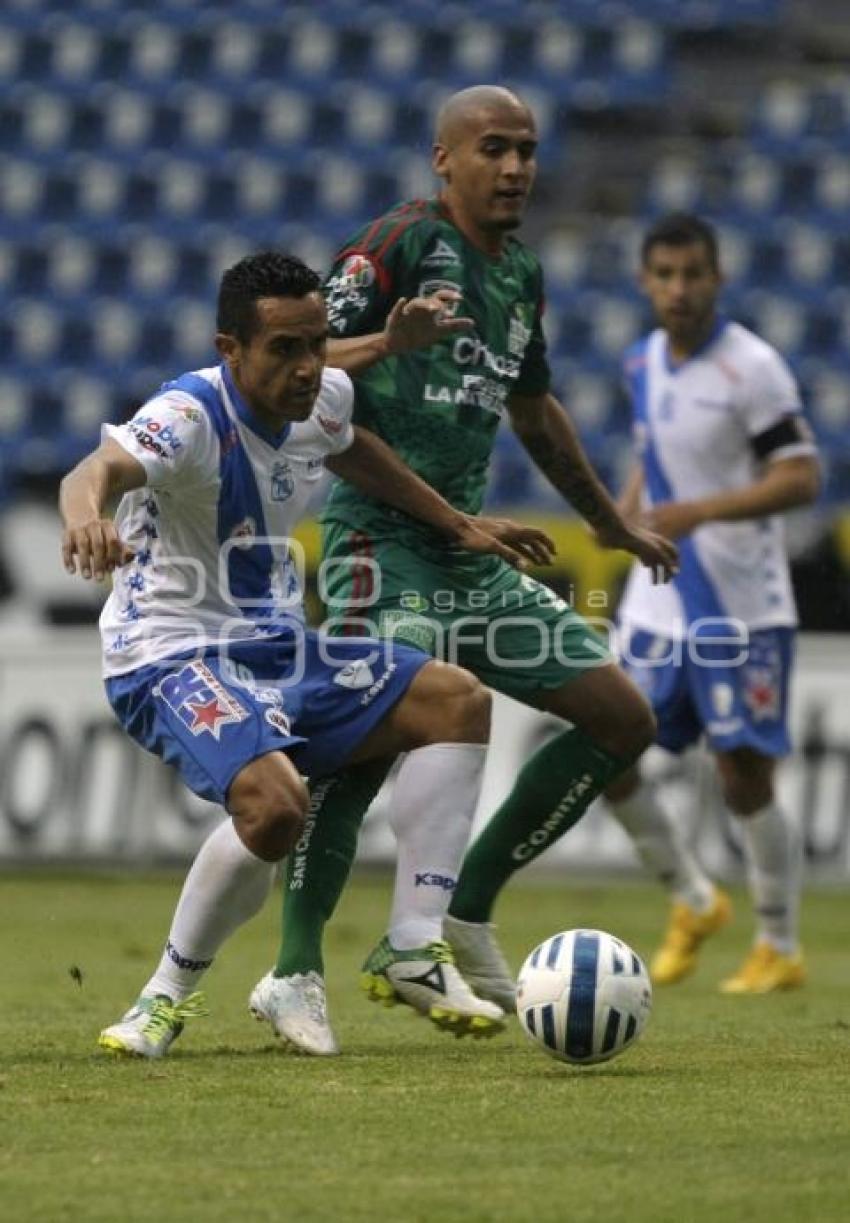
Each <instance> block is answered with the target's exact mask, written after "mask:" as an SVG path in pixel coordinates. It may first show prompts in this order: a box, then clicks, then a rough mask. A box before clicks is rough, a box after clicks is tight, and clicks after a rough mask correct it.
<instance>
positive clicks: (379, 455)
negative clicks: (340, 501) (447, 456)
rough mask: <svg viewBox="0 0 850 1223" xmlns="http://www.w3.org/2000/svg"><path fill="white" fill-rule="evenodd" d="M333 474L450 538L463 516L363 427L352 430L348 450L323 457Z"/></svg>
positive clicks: (461, 523) (459, 525)
mask: <svg viewBox="0 0 850 1223" xmlns="http://www.w3.org/2000/svg"><path fill="white" fill-rule="evenodd" d="M326 466H327V467H328V468H329V470H330V471H332V472H333V473H334V474H335V475H337V476H340V477H341V478H342V479H343V480H348V481H349V483H351V484H353V485H354V486H355V487H356V488H358V489H360V491H361V492H363V493H365V494H366V496H367V497H374V498H375V499H376V500H378V501H383V502H384V504H385V505H391V506H392V507H393V508H394V509H397V510H402V511H403V512H404V513H405V514H409V515H410V517H411V518H418V519H419V521H420V522H424V523H427V525H428V526H430V527H433V528H434V529H435V530H437V531H440V532H441V533H443V534H444V535H447V536H449V537H454V536H456V535H457V534H458V533H459V530H460V528H461V527H462V526H463V525H464V524H465V522H466V517H465V515H464V514H462V513H461V512H460V511H459V510H456V509H454V507H453V506H451V505H450V504H449V503H448V501H446V500H445V498H443V497H441V496H440V494H439V493H437V492H435V491H434V489H433V488H431V486H430V485H429V484H426V483H425V481H424V480H422V479H420V477H419V476H417V475H416V474H415V472H412V471H411V470H410V468H409V467H408V466H407V464H406V463H403V462H402V460H401V459H400V458H399V457H398V455H396V454H395V453H394V452H393V451H392V450H391V449H390V447H389V446H387V444H386V443H385V442H383V441H381V439H380V438H378V437H376V436H375V435H374V434H373V433H369V432H368V430H365V429H355V440H354V442H353V444H352V445H351V446H350V447H349V449H348V450H346V451H344V452H343V453H342V454H338V455H335V456H334V458H333V459H329V460H327V463H326Z"/></svg>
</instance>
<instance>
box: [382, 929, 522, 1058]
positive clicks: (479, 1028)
mask: <svg viewBox="0 0 850 1223" xmlns="http://www.w3.org/2000/svg"><path fill="white" fill-rule="evenodd" d="M361 985H362V987H363V989H364V990H365V992H366V993H367V994H368V996H369V998H370V999H371V1000H372V1001H373V1002H383V1003H384V1005H385V1006H393V1005H394V1004H395V1003H396V1002H404V1003H407V1005H408V1006H412V1007H413V1009H414V1010H416V1011H419V1013H420V1015H427V1017H428V1018H429V1019H430V1020H431V1022H432V1023H433V1024H435V1025H436V1026H437V1027H438V1028H442V1029H443V1030H445V1031H448V1032H454V1034H455V1036H493V1035H495V1033H497V1032H501V1031H502V1029H503V1028H504V1026H505V1025H504V1019H505V1014H504V1011H503V1010H502V1008H501V1007H500V1006H497V1005H495V1004H494V1003H492V1002H487V1001H485V1000H484V999H483V998H478V997H476V996H475V994H473V992H472V990H471V989H470V988H469V986H468V985H467V983H466V982H465V981H464V979H463V977H462V976H461V975H460V973H459V972H458V970H457V968H456V967H455V964H454V957H453V955H452V952H451V948H450V947H449V945H448V943H444V942H439V941H438V942H434V943H429V944H428V946H427V947H417V948H415V949H414V950H412V951H400V950H398V949H397V948H395V947H393V946H392V945H391V944H390V941H389V939H388V938H383V939H381V941H380V943H378V945H377V947H375V949H374V950H373V951H372V953H371V954H370V955H369V956H368V958H367V960H366V963H365V964H364V965H363V974H362V977H361Z"/></svg>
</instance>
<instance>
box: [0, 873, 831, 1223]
mask: <svg viewBox="0 0 850 1223" xmlns="http://www.w3.org/2000/svg"><path fill="white" fill-rule="evenodd" d="M177 887H178V880H177V878H176V877H163V876H156V877H138V876H132V877H129V878H122V877H112V876H110V877H102V876H96V877H89V878H86V877H67V876H62V877H59V876H56V875H35V876H30V877H26V878H25V877H22V876H11V877H10V876H6V877H5V878H3V879H0V889H2V896H3V905H2V911H3V915H4V917H3V932H2V941H3V953H2V977H1V978H0V980H2V994H0V997H2V1005H0V1035H2V1064H0V1218H2V1219H3V1220H7V1221H9V1223H17V1221H19V1220H46V1221H52V1220H66V1219H67V1220H73V1221H74V1223H79V1221H88V1220H109V1221H110V1223H112V1221H115V1220H148V1219H151V1220H153V1219H156V1220H169V1223H172V1221H178V1220H187V1219H192V1220H195V1219H199V1220H200V1219H203V1220H225V1219H228V1220H243V1219H245V1220H266V1219H268V1220H272V1219H274V1220H280V1219H283V1220H289V1219H292V1220H296V1219H297V1220H349V1219H351V1220H361V1219H363V1220H366V1219H385V1220H396V1219H398V1220H409V1221H411V1223H420V1221H421V1223H431V1221H432V1220H435V1221H436V1220H439V1221H440V1223H454V1221H457V1223H477V1221H479V1220H480V1221H483V1220H517V1221H519V1220H523V1221H525V1220H528V1221H534V1223H546V1221H548V1220H553V1221H554V1220H568V1221H573V1220H574V1221H576V1223H580V1221H584V1220H588V1221H589V1220H594V1221H595V1220H600V1221H601V1220H606V1221H616V1220H629V1221H630V1223H642V1221H644V1220H646V1221H647V1223H650V1221H651V1223H666V1221H667V1220H669V1221H670V1223H674V1221H675V1223H697V1221H702V1220H712V1221H714V1220H718V1219H722V1220H723V1221H724V1223H733V1221H737V1220H747V1221H749V1223H760V1221H761V1220H765V1221H768V1220H769V1221H770V1223H780V1221H784V1220H818V1223H831V1221H832V1220H836V1221H837V1220H846V1219H848V1218H850V989H848V985H850V969H849V968H848V966H850V948H848V928H850V923H848V920H847V911H848V904H847V896H846V894H841V893H838V892H820V893H812V894H810V895H809V896H808V897H807V900H806V905H805V919H804V935H805V940H806V946H807V950H808V956H809V963H810V968H811V977H812V980H811V984H810V985H809V987H808V988H807V989H805V990H804V991H801V992H798V993H796V994H790V995H784V996H776V997H766V998H743V999H742V998H727V997H723V996H720V995H719V994H718V993H717V992H716V982H717V981H718V980H719V979H720V978H721V977H722V976H723V975H725V974H726V973H727V972H729V971H730V970H731V969H732V968H733V967H735V966H736V964H737V961H738V959H739V957H740V955H741V954H742V953H743V951H744V950H745V948H746V946H747V942H748V939H749V932H750V919H749V915H748V910H747V905H746V902H745V901H743V899H741V898H740V897H739V902H740V903H739V905H738V914H739V916H738V919H737V921H736V923H735V925H734V927H733V928H731V930H730V931H728V932H726V931H724V932H723V933H722V934H721V935H719V936H718V938H717V939H716V940H715V942H714V944H712V945H710V946H709V947H708V948H706V951H705V954H704V958H703V962H702V964H701V967H700V970H699V972H698V974H697V975H696V976H695V977H694V978H693V979H692V980H690V981H688V982H687V983H685V984H683V985H680V986H678V987H674V988H673V989H668V990H667V991H666V992H660V991H657V992H656V997H655V1005H654V1011H653V1016H652V1020H651V1022H650V1025H649V1027H648V1029H647V1032H646V1033H645V1035H644V1037H643V1038H642V1040H641V1041H640V1042H639V1044H638V1045H637V1047H636V1048H634V1049H632V1050H630V1051H629V1052H628V1053H626V1054H625V1055H623V1057H621V1058H620V1059H618V1060H617V1061H614V1062H611V1063H608V1064H607V1065H604V1066H599V1067H596V1068H592V1069H591V1068H587V1069H584V1070H576V1069H573V1068H571V1067H568V1066H564V1065H561V1064H559V1063H556V1062H554V1061H551V1060H550V1059H549V1058H547V1057H546V1056H545V1055H544V1054H543V1053H541V1052H539V1051H538V1050H537V1048H536V1047H534V1046H533V1045H532V1044H531V1043H530V1042H529V1041H528V1040H527V1039H526V1037H525V1036H524V1035H523V1034H522V1032H521V1031H520V1030H519V1028H518V1025H517V1024H516V1022H515V1021H514V1022H512V1024H511V1027H510V1031H509V1032H508V1033H507V1034H506V1035H503V1036H501V1037H499V1038H497V1039H495V1040H492V1041H490V1042H487V1043H472V1042H471V1041H468V1040H464V1041H457V1040H455V1039H454V1038H452V1037H451V1036H447V1035H443V1034H441V1033H439V1032H437V1031H435V1030H433V1029H432V1028H431V1026H430V1025H429V1024H428V1023H427V1022H426V1021H425V1020H422V1019H420V1018H418V1017H417V1016H415V1015H414V1014H413V1013H412V1012H411V1011H409V1010H407V1009H406V1008H403V1007H396V1008H393V1009H389V1010H387V1009H384V1008H382V1007H378V1006H375V1005H370V1004H369V1003H368V1002H367V1001H365V999H363V998H362V997H361V995H360V994H359V991H358V989H357V977H358V968H359V964H360V960H361V958H362V955H363V953H364V952H365V951H367V950H368V949H369V948H370V946H371V943H372V941H373V940H374V939H375V937H376V936H377V935H378V934H379V933H380V932H381V930H382V924H383V921H384V920H385V917H386V913H387V904H388V895H389V884H388V881H387V880H385V879H384V878H381V877H373V876H370V875H361V876H359V877H358V878H357V879H356V880H355V882H354V884H353V885H352V887H351V888H350V889H349V891H348V893H347V895H346V897H345V899H344V902H343V905H342V907H341V910H340V913H339V915H338V918H337V920H336V923H335V925H334V927H333V929H332V932H331V933H330V934H329V940H328V943H329V957H328V972H329V979H330V1002H331V1013H332V1017H333V1019H334V1024H335V1028H336V1030H337V1034H338V1036H339V1038H340V1041H341V1043H342V1045H343V1056H342V1057H339V1058H336V1059H329V1060H327V1061H322V1060H311V1059H306V1058H303V1057H298V1056H295V1055H292V1054H289V1055H287V1054H284V1053H283V1052H282V1051H281V1049H280V1047H279V1046H278V1045H276V1044H275V1043H274V1039H273V1038H272V1036H271V1034H270V1032H269V1030H268V1029H267V1028H266V1027H265V1026H262V1025H258V1024H255V1023H254V1022H253V1021H252V1020H251V1018H250V1016H249V1015H248V1014H247V1011H246V998H247V994H248V991H249V989H250V987H251V986H252V985H253V983H254V981H255V979H256V978H257V977H258V976H260V975H261V974H262V972H264V971H265V970H266V968H267V967H268V964H269V960H270V956H271V953H272V951H273V947H274V943H275V939H276V921H277V915H276V911H275V909H276V906H275V905H274V904H273V903H270V904H269V906H268V907H267V909H266V910H265V911H264V913H263V914H262V915H261V916H260V917H259V918H258V919H257V920H256V921H254V922H253V923H252V924H251V925H250V926H249V927H248V928H246V929H245V930H244V931H242V932H241V933H240V934H239V936H238V937H237V938H236V939H234V940H233V942H232V943H231V944H230V945H229V947H228V948H226V949H225V951H224V953H223V954H222V956H221V957H220V963H219V964H218V965H217V966H216V967H215V968H214V969H213V971H212V972H211V973H210V975H209V977H208V979H207V994H208V1000H209V1003H210V1005H211V1009H212V1014H211V1016H210V1017H209V1018H207V1019H203V1020H198V1021H196V1022H195V1023H194V1024H193V1025H192V1027H191V1028H190V1029H187V1032H186V1033H185V1034H184V1036H183V1037H182V1038H181V1040H180V1042H179V1043H178V1044H177V1045H176V1046H175V1048H174V1051H173V1053H172V1054H171V1055H170V1056H169V1057H168V1058H167V1059H166V1060H164V1061H162V1062H159V1063H153V1064H151V1063H139V1062H135V1061H133V1062H128V1061H115V1060H111V1059H109V1058H107V1057H105V1056H102V1055H100V1054H99V1053H98V1052H97V1050H96V1048H95V1043H94V1041H95V1037H96V1035H97V1032H98V1030H99V1028H100V1027H102V1026H104V1025H105V1024H107V1023H109V1022H112V1021H113V1020H115V1019H116V1018H117V1017H118V1016H119V1014H120V1013H121V1012H122V1011H123V1009H124V1008H125V1007H126V1006H127V1005H128V1004H129V1002H130V1001H131V1000H132V999H133V997H134V996H135V993H136V991H137V989H138V987H139V985H140V984H141V983H142V982H143V981H144V980H145V978H146V976H147V973H148V970H149V968H150V967H151V965H152V964H153V962H154V960H155V959H156V958H157V956H158V954H159V948H160V944H161V942H162V939H163V937H164V934H165V931H166V927H167V924H168V918H169V915H170V912H171V907H172V904H173V901H174V899H175V898H176V894H177ZM663 908H664V906H663V900H662V897H661V894H660V893H659V892H658V891H657V890H656V889H654V888H652V887H650V886H649V885H642V884H634V883H630V882H629V883H606V884H600V885H597V886H590V885H588V884H587V883H579V882H577V881H576V880H575V879H562V880H558V881H557V882H555V881H554V880H551V879H549V878H548V877H546V878H539V879H538V880H535V881H532V882H529V883H526V884H524V885H523V884H520V883H517V884H515V885H514V886H513V887H512V888H511V889H510V890H509V891H508V892H507V893H506V895H505V897H504V899H503V901H502V905H501V909H500V912H499V918H500V922H501V927H502V930H503V933H504V944H505V947H506V950H507V951H508V952H509V955H510V957H511V959H512V960H513V961H514V962H515V963H517V964H518V963H519V961H520V960H521V959H522V958H523V957H524V955H525V954H526V953H527V952H528V951H529V950H530V949H531V947H532V946H534V945H535V943H537V942H538V941H540V939H542V938H543V937H545V936H547V935H549V934H552V933H554V932H555V931H557V930H559V929H566V928H569V927H572V926H582V925H583V926H592V927H599V928H601V929H609V930H612V931H613V932H615V933H617V934H619V935H620V936H621V937H623V938H625V939H626V940H627V941H629V942H631V943H632V944H633V945H634V946H635V947H636V948H637V949H638V950H639V951H641V952H642V953H644V954H648V953H649V952H650V951H651V949H652V947H653V944H654V941H655V937H656V935H657V932H658V928H659V924H660V922H661V921H662V920H663ZM74 968H78V969H79V970H80V973H81V974H82V983H81V984H79V983H78V982H77V980H75V977H76V976H77V975H78V974H76V973H73V974H72V972H71V971H70V970H71V969H74Z"/></svg>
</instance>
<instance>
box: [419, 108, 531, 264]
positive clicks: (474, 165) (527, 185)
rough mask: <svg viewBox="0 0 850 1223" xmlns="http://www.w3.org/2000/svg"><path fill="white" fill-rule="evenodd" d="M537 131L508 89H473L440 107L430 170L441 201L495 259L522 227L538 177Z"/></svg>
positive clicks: (475, 241)
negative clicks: (505, 241)
mask: <svg viewBox="0 0 850 1223" xmlns="http://www.w3.org/2000/svg"><path fill="white" fill-rule="evenodd" d="M536 154H537V128H536V126H535V123H534V116H533V115H532V113H531V111H530V109H529V108H528V106H527V105H526V104H525V102H523V101H522V99H520V98H518V97H517V96H516V94H515V93H511V91H510V90H509V89H502V87H501V86H499V85H474V86H473V87H472V88H471V89H461V91H460V92H459V93H453V94H452V96H451V97H450V98H449V99H448V100H447V101H446V102H445V103H444V105H443V106H442V107H441V108H440V113H439V114H438V115H437V130H436V133H435V137H434V148H433V154H432V158H431V165H432V167H433V169H434V173H435V174H436V175H437V177H438V178H441V179H442V180H443V182H442V187H441V189H440V201H441V203H442V205H443V208H444V209H445V210H446V211H447V212H448V213H449V215H450V216H451V217H452V219H453V221H454V223H455V225H456V226H457V227H458V229H460V230H461V232H462V233H463V234H465V235H466V237H467V238H468V239H469V240H470V241H471V242H473V243H474V244H475V245H477V246H479V247H481V249H482V250H486V251H488V252H489V253H490V254H497V253H498V252H499V251H500V250H501V247H502V239H503V236H504V235H505V234H506V233H508V232H509V231H510V230H512V229H516V228H517V226H518V225H520V224H521V222H522V216H523V212H524V210H525V205H526V201H527V199H528V193H529V191H530V190H531V186H532V183H533V182H534V176H535V174H536V172H537V162H536Z"/></svg>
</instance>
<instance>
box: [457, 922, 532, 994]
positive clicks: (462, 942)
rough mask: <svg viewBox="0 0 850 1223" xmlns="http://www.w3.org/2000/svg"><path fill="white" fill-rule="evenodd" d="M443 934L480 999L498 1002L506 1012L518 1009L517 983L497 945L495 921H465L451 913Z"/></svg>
mask: <svg viewBox="0 0 850 1223" xmlns="http://www.w3.org/2000/svg"><path fill="white" fill-rule="evenodd" d="M443 934H444V935H445V936H446V942H447V943H448V944H449V946H450V947H451V949H452V951H453V952H454V957H455V963H456V964H457V967H458V972H459V973H460V974H461V976H462V977H463V979H464V981H466V983H467V985H469V986H471V988H472V989H473V990H474V991H475V993H476V994H477V995H478V997H479V998H486V999H487V1000H488V1001H489V1002H495V1003H496V1005H497V1006H500V1007H501V1008H502V1010H503V1011H505V1012H507V1013H511V1012H513V1011H514V1009H515V1008H516V981H515V980H514V978H513V975H512V974H511V970H510V966H509V965H508V962H507V960H506V959H505V957H504V956H503V955H502V950H501V948H500V947H499V944H498V943H497V942H496V927H495V926H494V925H493V923H492V922H469V921H461V920H460V919H459V918H457V917H452V916H450V915H449V914H446V916H445V917H444V918H443Z"/></svg>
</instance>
